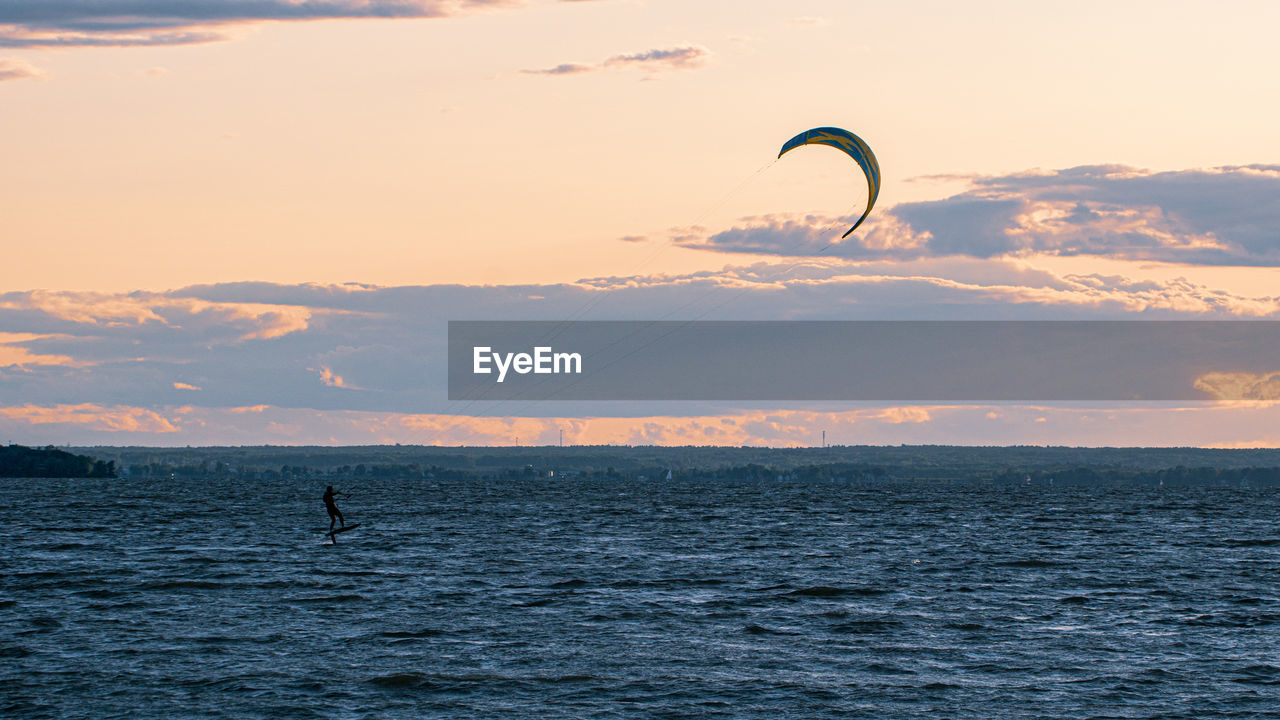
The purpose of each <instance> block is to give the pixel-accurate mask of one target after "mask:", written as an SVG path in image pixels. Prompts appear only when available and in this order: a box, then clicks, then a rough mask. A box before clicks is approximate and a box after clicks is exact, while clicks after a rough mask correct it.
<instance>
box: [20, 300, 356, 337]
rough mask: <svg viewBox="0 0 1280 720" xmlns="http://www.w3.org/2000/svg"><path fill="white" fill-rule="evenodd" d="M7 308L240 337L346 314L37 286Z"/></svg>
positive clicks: (280, 331)
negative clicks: (225, 330) (223, 331)
mask: <svg viewBox="0 0 1280 720" xmlns="http://www.w3.org/2000/svg"><path fill="white" fill-rule="evenodd" d="M0 308H3V309H8V310H38V311H40V312H43V313H47V314H48V315H51V316H53V317H55V318H58V319H59V320H66V321H69V322H74V323H81V324H87V325H98V326H106V327H120V326H128V325H144V324H147V323H156V324H158V325H164V326H168V327H173V328H181V327H182V326H183V325H184V324H190V323H193V322H197V321H202V322H205V323H213V324H218V325H223V326H227V327H230V328H232V329H234V330H236V331H238V332H239V334H238V335H237V336H236V341H245V340H269V339H272V338H278V337H281V336H284V335H288V334H289V333H293V332H299V331H302V330H306V329H307V327H308V326H309V324H310V320H311V318H312V316H313V315H314V314H316V313H344V311H339V310H317V309H315V308H308V307H301V306H296V305H273V304H269V303H254V302H213V301H209V300H200V299H198V298H187V297H170V296H166V295H162V294H158V293H141V292H139V293H129V294H127V295H123V294H115V293H95V292H71V291H64V292H50V291H46V290H34V291H31V292H29V293H23V294H22V295H21V296H20V297H19V298H18V299H10V300H6V301H4V302H0Z"/></svg>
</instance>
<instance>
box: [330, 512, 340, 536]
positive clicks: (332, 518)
mask: <svg viewBox="0 0 1280 720" xmlns="http://www.w3.org/2000/svg"><path fill="white" fill-rule="evenodd" d="M337 519H338V516H337V515H334V514H333V513H332V512H331V513H329V532H333V523H334V522H336V521H337Z"/></svg>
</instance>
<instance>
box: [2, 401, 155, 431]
mask: <svg viewBox="0 0 1280 720" xmlns="http://www.w3.org/2000/svg"><path fill="white" fill-rule="evenodd" d="M0 418H3V419H6V420H19V421H22V422H23V423H26V424H31V425H50V424H57V425H83V426H86V427H87V428H88V429H91V430H102V431H107V432H131V433H173V432H178V427H177V426H176V425H174V423H173V422H170V421H169V420H168V419H167V418H165V417H164V416H163V415H160V414H159V413H157V412H155V411H153V410H149V409H147V408H140V407H128V406H120V405H115V406H110V407H104V406H102V405H95V404H93V403H81V404H79V405H56V406H53V407H38V406H35V405H22V406H20V407H0Z"/></svg>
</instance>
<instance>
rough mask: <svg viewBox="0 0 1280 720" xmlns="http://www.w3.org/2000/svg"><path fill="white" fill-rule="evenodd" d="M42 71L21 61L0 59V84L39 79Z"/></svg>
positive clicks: (41, 76) (42, 75)
mask: <svg viewBox="0 0 1280 720" xmlns="http://www.w3.org/2000/svg"><path fill="white" fill-rule="evenodd" d="M43 77H44V71H43V70H41V69H40V68H38V67H36V66H34V65H32V64H30V63H28V62H26V61H23V60H17V59H14V58H0V82H4V81H6V80H26V79H39V78H43Z"/></svg>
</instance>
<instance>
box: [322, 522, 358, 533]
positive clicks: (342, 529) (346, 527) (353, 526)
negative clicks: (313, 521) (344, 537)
mask: <svg viewBox="0 0 1280 720" xmlns="http://www.w3.org/2000/svg"><path fill="white" fill-rule="evenodd" d="M358 527H360V523H351V524H350V525H344V526H342V527H340V528H338V529H337V530H331V531H329V532H327V533H325V535H329V536H333V535H337V534H338V533H344V532H346V531H348V530H355V529H356V528H358Z"/></svg>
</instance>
